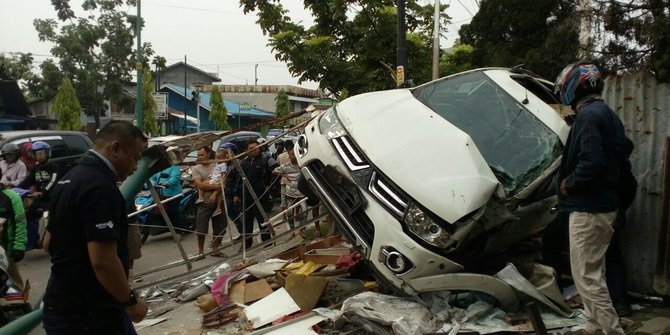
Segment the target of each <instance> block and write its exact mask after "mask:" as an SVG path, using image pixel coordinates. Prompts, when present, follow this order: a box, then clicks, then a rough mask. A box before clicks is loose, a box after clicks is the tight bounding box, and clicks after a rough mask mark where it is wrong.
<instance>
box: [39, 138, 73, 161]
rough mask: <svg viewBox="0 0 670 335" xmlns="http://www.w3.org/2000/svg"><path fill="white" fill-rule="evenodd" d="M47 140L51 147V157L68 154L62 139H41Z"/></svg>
mask: <svg viewBox="0 0 670 335" xmlns="http://www.w3.org/2000/svg"><path fill="white" fill-rule="evenodd" d="M41 141H44V142H47V143H48V144H49V146H50V147H51V158H60V157H67V156H70V153H69V152H68V150H67V146H66V145H65V142H64V141H63V140H60V139H58V140H56V139H54V140H41Z"/></svg>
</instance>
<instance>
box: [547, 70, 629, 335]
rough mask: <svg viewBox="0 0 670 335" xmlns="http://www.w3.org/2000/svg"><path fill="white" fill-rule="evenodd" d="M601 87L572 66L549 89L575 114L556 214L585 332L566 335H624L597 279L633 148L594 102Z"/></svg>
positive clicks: (593, 73) (595, 75) (597, 77)
mask: <svg viewBox="0 0 670 335" xmlns="http://www.w3.org/2000/svg"><path fill="white" fill-rule="evenodd" d="M603 86H604V84H603V79H602V74H601V73H600V70H599V69H598V68H597V67H596V66H595V65H593V64H587V63H577V64H571V65H568V66H567V67H566V68H565V69H564V70H563V71H562V72H561V74H559V76H558V78H557V79H556V84H555V87H554V88H555V91H556V93H557V94H558V96H559V97H560V100H561V102H562V103H563V104H566V105H570V106H571V107H572V109H573V111H574V112H575V121H574V124H573V125H572V128H571V129H570V134H569V135H568V139H567V141H566V144H565V148H564V149H563V157H562V159H561V167H560V169H559V171H558V174H557V181H558V185H559V193H560V197H559V206H560V210H561V212H564V213H569V231H570V265H571V267H572V277H573V280H574V282H575V286H576V287H577V291H578V292H579V294H580V296H581V297H582V301H583V303H584V311H585V316H586V325H585V328H586V329H584V330H580V331H578V332H571V333H572V334H593V333H595V332H596V331H597V330H602V331H603V332H604V333H605V334H606V335H610V334H624V332H623V329H622V328H621V325H620V324H619V318H618V316H617V313H616V311H615V310H614V307H613V306H612V300H611V298H610V295H609V293H608V291H607V285H606V284H605V278H604V275H603V273H604V268H605V253H606V251H607V248H608V246H609V243H610V241H611V238H612V235H613V232H614V229H613V223H614V221H615V219H616V217H617V211H618V210H619V208H620V207H621V204H620V199H619V189H620V187H621V184H622V180H623V179H625V178H624V176H627V175H631V172H630V162H629V160H628V157H629V156H630V153H631V152H632V150H633V143H632V142H631V141H630V140H629V139H628V138H626V135H625V130H624V127H623V124H622V123H621V120H620V119H619V118H618V116H617V115H616V114H615V113H614V111H612V109H611V108H610V107H609V106H607V105H606V104H605V103H604V102H603V99H602V98H601V97H600V94H601V93H602V91H603Z"/></svg>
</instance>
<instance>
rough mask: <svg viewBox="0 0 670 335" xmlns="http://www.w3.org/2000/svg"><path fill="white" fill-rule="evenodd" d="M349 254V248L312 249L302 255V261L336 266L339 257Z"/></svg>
mask: <svg viewBox="0 0 670 335" xmlns="http://www.w3.org/2000/svg"><path fill="white" fill-rule="evenodd" d="M349 253H351V250H349V248H329V249H313V250H310V251H308V252H306V253H305V254H304V255H303V260H304V261H305V262H314V263H318V264H336V263H337V260H338V259H340V256H342V255H348V254H349Z"/></svg>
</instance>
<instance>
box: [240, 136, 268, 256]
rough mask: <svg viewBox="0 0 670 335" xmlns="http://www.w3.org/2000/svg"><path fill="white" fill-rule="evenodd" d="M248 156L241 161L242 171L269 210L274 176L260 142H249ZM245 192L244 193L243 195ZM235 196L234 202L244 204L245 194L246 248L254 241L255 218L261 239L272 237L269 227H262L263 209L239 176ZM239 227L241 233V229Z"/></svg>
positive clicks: (263, 220)
mask: <svg viewBox="0 0 670 335" xmlns="http://www.w3.org/2000/svg"><path fill="white" fill-rule="evenodd" d="M247 153H248V155H247V157H246V158H244V159H243V160H242V161H241V162H240V166H241V167H242V171H243V172H244V174H245V176H246V178H247V180H248V181H249V184H251V188H253V190H254V193H256V196H257V197H258V199H259V202H260V203H261V205H262V206H263V208H264V209H265V210H266V211H267V210H268V208H269V207H270V201H271V200H270V197H269V194H268V192H267V191H268V188H269V187H270V181H271V178H272V170H271V168H270V166H269V165H268V159H267V158H266V157H264V156H263V155H262V154H261V151H260V149H259V148H258V143H257V142H256V141H250V142H249V143H247ZM243 193H244V195H243ZM234 194H235V196H234V197H233V202H234V203H235V204H237V205H241V204H242V197H243V196H244V204H243V205H244V207H246V208H243V209H242V210H244V211H245V212H244V234H245V238H244V244H245V246H246V248H249V247H251V244H252V243H253V228H254V219H256V221H257V222H258V228H259V230H260V231H261V240H263V241H266V240H269V239H270V238H271V235H270V232H269V228H268V227H265V228H264V227H261V226H260V225H261V223H262V222H265V219H264V218H263V215H261V211H260V210H259V209H258V206H256V204H254V199H253V198H252V196H251V194H250V193H249V192H248V191H247V190H246V189H245V187H244V183H243V181H242V179H241V178H239V177H238V178H237V180H236V183H235V191H234ZM240 228H242V227H238V230H239V231H240V233H242V231H243V230H241V229H240Z"/></svg>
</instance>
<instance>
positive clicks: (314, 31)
mask: <svg viewBox="0 0 670 335" xmlns="http://www.w3.org/2000/svg"><path fill="white" fill-rule="evenodd" d="M304 5H305V8H306V9H307V10H308V11H309V12H310V13H311V14H312V16H313V17H314V24H313V25H312V26H311V27H309V28H306V27H305V26H304V25H302V24H301V23H300V22H294V21H292V20H291V18H290V17H289V15H288V11H286V9H284V7H283V6H282V4H281V2H280V1H279V0H240V6H241V7H242V8H243V10H244V12H245V13H249V12H254V11H256V12H257V15H258V21H257V23H258V24H259V25H260V27H261V30H262V31H263V33H264V34H266V35H268V36H269V37H270V42H269V45H270V46H271V47H272V50H273V51H274V53H275V58H276V59H277V60H279V61H283V62H286V63H287V65H288V68H289V72H291V74H293V75H294V76H297V77H299V80H300V82H303V81H308V80H312V81H316V82H319V83H320V86H321V88H323V89H325V90H328V91H329V92H331V93H333V94H334V95H335V96H336V97H338V98H340V95H341V93H342V92H344V91H345V90H346V91H347V92H348V94H349V95H356V94H359V93H363V92H369V91H376V90H381V89H388V88H394V87H395V67H396V37H397V29H396V24H397V11H396V6H395V1H393V0H368V1H360V0H304ZM441 7H442V8H441V9H442V11H443V12H444V11H445V10H446V8H447V6H446V5H444V6H441ZM406 9H407V14H406V22H407V50H408V55H407V57H408V69H407V71H406V78H411V79H412V80H413V81H414V83H417V84H419V83H423V82H426V81H428V80H430V79H431V67H430V62H431V60H432V42H431V41H432V37H431V36H432V30H433V14H434V8H433V6H432V5H425V6H422V5H420V4H418V3H417V1H416V0H407V5H406ZM448 20H449V17H448V16H447V15H443V16H442V23H441V27H446V26H447V23H448ZM443 31H446V29H444V28H443Z"/></svg>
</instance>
